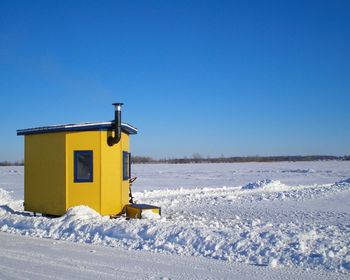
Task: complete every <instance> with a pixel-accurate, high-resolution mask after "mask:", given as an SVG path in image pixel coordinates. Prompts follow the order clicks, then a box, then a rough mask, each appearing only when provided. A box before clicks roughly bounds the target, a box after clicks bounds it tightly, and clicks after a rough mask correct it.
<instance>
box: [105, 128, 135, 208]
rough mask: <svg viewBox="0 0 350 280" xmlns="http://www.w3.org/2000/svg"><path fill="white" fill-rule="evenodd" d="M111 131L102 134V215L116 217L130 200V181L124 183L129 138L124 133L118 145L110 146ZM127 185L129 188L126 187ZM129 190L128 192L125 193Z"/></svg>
mask: <svg viewBox="0 0 350 280" xmlns="http://www.w3.org/2000/svg"><path fill="white" fill-rule="evenodd" d="M113 135H114V134H112V132H111V131H109V132H107V131H102V132H101V159H102V161H101V186H102V188H101V214H102V215H115V214H119V213H121V212H122V211H123V208H124V206H125V204H126V203H128V201H129V199H128V197H129V181H124V182H123V183H122V181H123V173H122V172H123V170H122V168H123V163H122V151H123V149H124V150H125V151H129V136H128V135H127V134H125V133H122V137H121V140H120V142H119V143H118V144H116V145H113V146H108V144H107V137H108V136H113ZM126 184H127V186H126ZM125 188H127V191H125Z"/></svg>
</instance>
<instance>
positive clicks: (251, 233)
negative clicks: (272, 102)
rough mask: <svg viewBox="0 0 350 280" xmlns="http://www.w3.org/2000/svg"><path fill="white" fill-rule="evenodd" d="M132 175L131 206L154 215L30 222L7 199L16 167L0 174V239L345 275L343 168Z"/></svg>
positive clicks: (347, 235) (348, 182) (142, 170)
mask: <svg viewBox="0 0 350 280" xmlns="http://www.w3.org/2000/svg"><path fill="white" fill-rule="evenodd" d="M298 165H299V166H298ZM14 170H17V172H14ZM133 170H134V172H135V173H136V174H138V175H139V176H141V175H142V178H141V179H140V178H139V179H138V180H137V181H138V185H134V187H135V189H136V191H135V192H134V196H135V199H136V200H137V201H138V202H140V203H147V204H153V205H157V206H161V207H162V216H161V217H157V219H154V215H153V214H152V215H150V217H146V218H147V219H141V220H133V219H132V220H126V219H124V218H120V219H115V220H111V219H109V218H108V217H101V216H100V215H99V214H98V213H96V212H95V211H94V210H92V209H90V208H88V207H86V206H77V207H74V208H72V209H69V210H68V212H67V214H66V215H64V216H62V217H60V218H55V219H50V218H46V217H40V216H39V217H33V216H31V215H29V213H25V212H23V206H22V201H21V199H18V198H15V197H18V196H19V194H18V193H17V194H16V192H17V190H18V189H20V188H19V187H18V186H17V185H16V184H18V181H19V180H18V178H17V177H18V176H20V177H21V178H22V180H23V172H22V171H21V168H15V167H12V168H7V169H6V170H4V169H1V168H0V174H1V175H0V187H1V189H0V231H2V232H7V233H17V234H21V235H29V236H33V237H40V238H50V239H57V240H68V241H74V242H78V243H87V244H95V245H103V246H106V247H118V248H125V249H128V250H142V251H151V252H157V253H166V254H171V255H177V256H187V257H195V256H200V257H205V258H209V259H215V260H222V261H225V262H229V263H235V264H237V263H245V264H253V265H256V266H265V267H269V268H273V269H277V268H301V269H306V270H310V269H311V270H315V271H319V270H322V271H328V272H334V273H338V274H339V273H345V274H349V273H350V241H349V240H350V220H349V217H350V216H349V214H350V213H349V212H350V179H349V178H350V165H349V163H348V162H311V163H277V164H270V163H267V164H223V165H220V164H218V165H212V164H197V165H157V164H154V165H135V166H133ZM286 170H292V172H285V171H286ZM295 170H303V172H299V171H298V172H294V171H295ZM304 170H307V172H304ZM9 171H11V172H9ZM184 173H185V174H184ZM18 174H20V175H18ZM11 178H13V180H12V181H11ZM215 178H217V179H215ZM5 181H6V184H5V183H3V182H5ZM161 182H164V185H163V186H162V188H161V187H160V186H158V185H159V184H160V183H161ZM142 186H143V187H144V189H145V190H143V191H139V190H140V189H141V188H142ZM176 186H177V187H176ZM21 187H22V188H23V185H22V186H21ZM5 189H6V190H8V191H11V190H13V191H14V192H13V193H10V194H9V193H8V192H7V191H5ZM10 195H12V196H13V198H11V197H10ZM146 216H147V215H146ZM339 275H341V274H339Z"/></svg>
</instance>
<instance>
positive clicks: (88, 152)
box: [74, 150, 94, 183]
mask: <svg viewBox="0 0 350 280" xmlns="http://www.w3.org/2000/svg"><path fill="white" fill-rule="evenodd" d="M79 154H85V155H89V171H90V176H89V178H87V179H80V178H78V156H79ZM93 166H94V153H93V151H92V150H76V151H74V183H92V182H93V181H94V175H93V170H94V168H93Z"/></svg>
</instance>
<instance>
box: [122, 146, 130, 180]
mask: <svg viewBox="0 0 350 280" xmlns="http://www.w3.org/2000/svg"><path fill="white" fill-rule="evenodd" d="M130 163H131V162H130V153H128V152H126V151H123V180H129V179H130Z"/></svg>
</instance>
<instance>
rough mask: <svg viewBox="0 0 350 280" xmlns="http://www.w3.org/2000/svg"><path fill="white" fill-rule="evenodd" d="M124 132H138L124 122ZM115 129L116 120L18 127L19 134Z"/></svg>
mask: <svg viewBox="0 0 350 280" xmlns="http://www.w3.org/2000/svg"><path fill="white" fill-rule="evenodd" d="M121 125H122V132H125V133H127V134H137V128H136V127H133V126H132V125H130V124H127V123H122V124H121ZM112 129H114V121H109V122H89V123H79V124H62V125H50V126H43V127H34V128H27V129H18V130H17V135H30V134H43V133H51V132H62V131H92V130H112Z"/></svg>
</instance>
